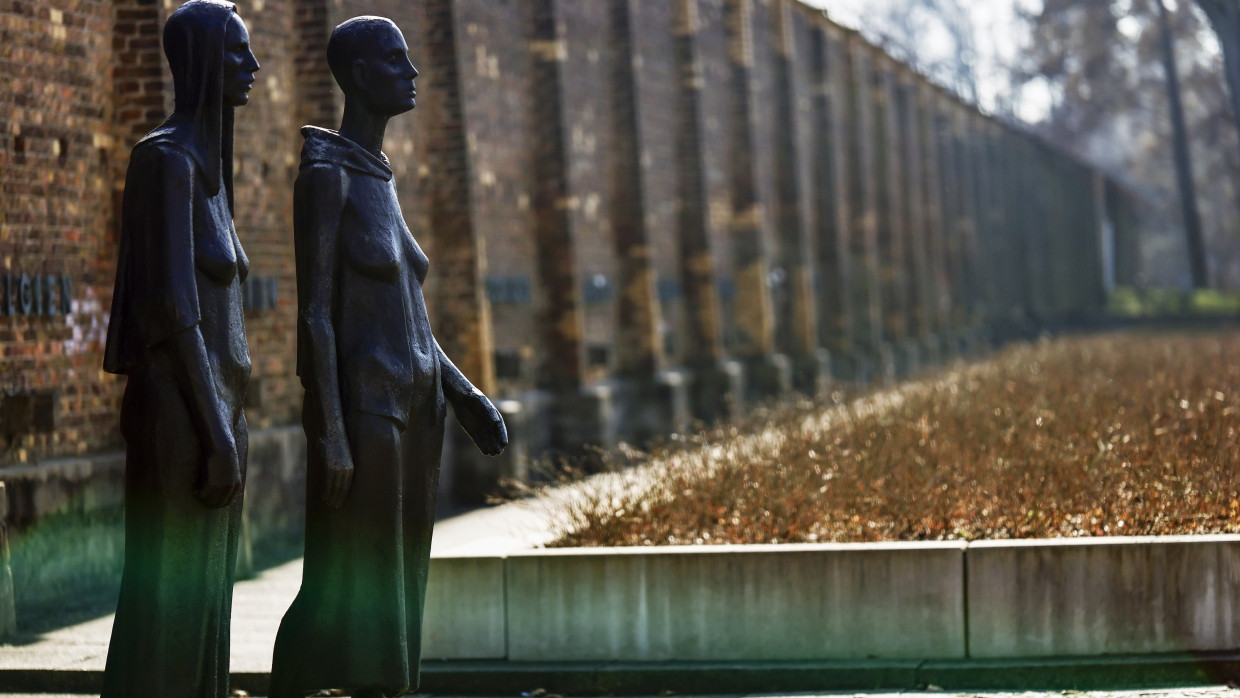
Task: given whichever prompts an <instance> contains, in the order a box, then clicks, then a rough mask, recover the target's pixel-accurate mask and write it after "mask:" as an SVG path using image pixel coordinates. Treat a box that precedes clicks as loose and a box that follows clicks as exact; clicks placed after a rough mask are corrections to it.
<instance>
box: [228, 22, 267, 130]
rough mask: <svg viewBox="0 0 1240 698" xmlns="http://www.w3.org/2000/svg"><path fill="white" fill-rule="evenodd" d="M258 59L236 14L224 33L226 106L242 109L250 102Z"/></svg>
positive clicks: (243, 23)
mask: <svg viewBox="0 0 1240 698" xmlns="http://www.w3.org/2000/svg"><path fill="white" fill-rule="evenodd" d="M258 67H259V66H258V59H256V58H254V53H253V52H252V51H251V50H250V32H249V31H247V30H246V28H245V22H243V21H241V17H239V16H238V15H237V14H236V13H235V12H234V13H233V15H232V16H231V17H229V18H228V27H227V29H226V30H225V32H224V106H226V107H241V106H245V105H246V104H248V103H249V101H250V88H251V87H254V73H256V72H258Z"/></svg>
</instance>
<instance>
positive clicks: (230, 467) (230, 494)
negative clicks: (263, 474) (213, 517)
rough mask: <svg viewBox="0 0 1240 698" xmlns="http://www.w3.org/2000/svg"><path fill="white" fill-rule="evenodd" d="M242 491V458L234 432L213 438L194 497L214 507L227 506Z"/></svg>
mask: <svg viewBox="0 0 1240 698" xmlns="http://www.w3.org/2000/svg"><path fill="white" fill-rule="evenodd" d="M240 492H241V458H240V456H238V455H237V443H236V441H234V440H233V437H232V434H227V433H225V434H221V435H219V436H217V437H216V438H214V439H212V444H211V453H210V454H209V455H208V456H207V462H206V463H205V464H204V465H203V470H202V472H201V473H199V478H198V487H197V489H195V490H194V497H195V498H196V499H197V500H198V501H199V502H201V503H202V505H203V506H208V507H211V508H213V509H219V508H221V507H226V506H228V505H229V504H230V503H232V500H233V498H234V497H236V496H237V494H238V493H240Z"/></svg>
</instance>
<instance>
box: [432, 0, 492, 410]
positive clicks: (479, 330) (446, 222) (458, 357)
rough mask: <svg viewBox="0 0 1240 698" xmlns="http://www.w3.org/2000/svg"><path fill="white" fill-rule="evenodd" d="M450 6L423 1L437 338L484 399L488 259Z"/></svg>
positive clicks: (488, 387) (448, 0) (488, 358)
mask: <svg viewBox="0 0 1240 698" xmlns="http://www.w3.org/2000/svg"><path fill="white" fill-rule="evenodd" d="M454 4H455V3H454V2H453V1H452V0H427V2H426V3H425V5H424V7H425V11H426V19H427V32H426V44H425V45H424V46H423V47H422V50H423V55H424V56H425V58H424V60H425V61H426V63H425V68H424V69H423V71H422V72H423V75H422V77H421V81H422V82H423V83H425V84H426V89H425V92H426V93H427V94H428V95H431V96H432V97H433V102H432V104H429V105H426V107H424V108H426V110H427V112H428V113H427V114H424V116H429V117H430V118H427V119H424V123H426V125H427V126H428V127H429V128H428V132H427V134H426V140H425V143H426V144H427V149H426V150H427V152H426V156H425V157H426V160H427V164H428V165H429V167H430V170H431V172H432V176H431V177H430V178H429V180H428V181H429V182H430V192H429V193H430V196H429V199H430V211H429V217H430V226H431V235H432V236H433V237H434V247H435V264H436V265H437V266H438V267H439V271H438V272H437V276H438V281H437V284H438V286H437V291H438V295H437V297H436V298H435V299H434V300H435V301H436V303H437V305H438V306H439V309H440V312H439V313H437V318H438V322H437V327H436V330H437V331H436V333H435V334H436V337H438V339H439V344H440V346H442V347H443V349H444V351H445V352H446V353H447V354H448V356H450V357H451V358H452V360H453V362H454V363H456V365H457V366H458V367H459V368H460V369H461V371H462V372H463V373H464V374H465V375H466V376H468V377H469V379H470V380H471V381H473V383H474V385H476V386H478V388H479V389H481V390H482V391H483V392H485V393H493V392H494V390H495V360H494V341H493V339H492V335H491V308H490V302H489V300H488V298H487V295H486V292H485V284H484V280H485V278H486V266H487V260H486V254H485V250H484V247H483V240H482V236H481V235H480V233H479V231H478V229H477V227H476V226H475V224H474V216H473V203H472V202H473V196H474V192H473V187H472V184H473V181H474V177H473V167H472V164H471V162H470V158H469V145H468V143H467V139H466V132H465V128H466V126H465V114H464V110H463V109H462V106H461V89H460V77H459V73H458V61H459V60H460V57H459V55H458V46H457V33H456V29H457V28H456V20H455V17H454V11H453V7H454Z"/></svg>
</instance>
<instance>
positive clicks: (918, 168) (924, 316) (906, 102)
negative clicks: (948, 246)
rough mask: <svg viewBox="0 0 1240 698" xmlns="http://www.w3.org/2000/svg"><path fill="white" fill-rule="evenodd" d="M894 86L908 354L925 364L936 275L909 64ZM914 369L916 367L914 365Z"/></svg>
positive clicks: (900, 70)
mask: <svg viewBox="0 0 1240 698" xmlns="http://www.w3.org/2000/svg"><path fill="white" fill-rule="evenodd" d="M897 70H898V75H897V84H896V87H895V99H894V103H893V106H894V108H895V112H896V114H895V121H896V123H895V127H896V128H897V129H898V131H899V149H900V152H901V154H902V155H901V159H902V168H901V172H900V176H901V184H902V186H903V191H904V207H903V213H904V217H903V223H904V229H905V255H904V275H905V278H906V280H907V283H906V284H905V285H904V290H905V293H906V297H905V303H906V307H907V308H908V316H907V319H908V325H907V330H908V344H909V350H908V351H909V355H910V358H912V357H913V356H916V359H917V363H918V364H921V363H922V362H923V360H924V359H927V358H929V357H926V356H923V354H924V350H925V348H926V346H927V341H928V340H929V338H930V335H931V334H932V333H933V331H934V328H933V314H934V303H933V299H934V285H933V284H934V279H933V277H932V275H931V273H930V270H931V265H930V255H931V247H930V240H929V238H930V225H929V221H928V220H927V219H928V213H927V206H926V178H925V171H926V161H925V154H924V148H923V142H922V139H921V135H922V134H921V129H920V128H919V127H920V123H919V121H918V109H917V107H918V104H917V80H918V79H919V77H918V76H917V75H916V74H914V73H913V71H912V69H910V68H909V67H907V66H900V67H899V68H898V69H897ZM910 368H915V367H913V366H910Z"/></svg>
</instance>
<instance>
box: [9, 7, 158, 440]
mask: <svg viewBox="0 0 1240 698" xmlns="http://www.w3.org/2000/svg"><path fill="white" fill-rule="evenodd" d="M112 13H113V9H112V3H110V2H107V1H106V0H58V1H55V2H30V1H27V0H3V2H0V74H2V75H4V76H5V78H4V80H5V82H4V85H5V88H4V90H3V91H2V92H0V202H2V203H0V272H3V273H4V274H5V275H26V276H27V277H28V278H32V279H33V278H39V279H45V278H46V277H47V276H48V275H55V276H57V277H62V276H63V277H67V278H68V279H69V280H70V282H71V289H70V295H71V305H70V312H69V313H67V314H65V313H61V312H57V313H56V314H55V315H44V316H34V315H22V314H20V312H19V313H18V314H17V315H16V316H14V315H7V314H6V315H7V316H5V317H0V348H2V349H3V351H2V354H0V394H3V399H4V403H3V405H0V410H3V411H4V412H5V413H7V414H10V415H15V414H16V413H17V412H18V411H19V408H18V405H19V403H20V402H23V401H26V400H28V399H30V398H35V401H36V402H37V403H40V404H39V407H40V409H39V410H38V412H40V414H38V415H35V417H36V418H35V419H33V420H30V419H20V420H17V421H21V422H23V423H21V424H14V421H15V420H13V419H9V420H6V421H5V428H4V429H3V431H4V432H5V433H3V434H0V464H13V463H23V462H28V461H33V460H37V459H38V458H41V457H46V456H47V455H50V454H56V455H60V454H66V455H67V454H77V453H82V452H86V451H87V450H89V449H94V448H99V447H101V446H102V447H105V448H106V447H113V446H115V445H116V444H117V442H118V439H117V437H116V435H115V432H114V429H113V426H112V424H113V422H114V421H115V418H116V417H115V406H116V404H117V399H118V396H119V394H120V393H119V389H120V384H119V383H118V382H117V381H116V380H115V379H113V378H112V377H110V376H107V375H105V374H104V373H103V372H102V371H101V370H100V366H99V363H100V362H99V357H100V355H101V348H102V342H103V338H104V331H105V327H106V312H107V309H108V305H109V301H110V298H111V294H112V278H111V277H112V273H111V268H112V265H113V264H114V261H113V260H112V259H111V258H112V256H113V255H114V254H115V253H114V252H113V246H112V243H111V240H112V226H111V216H112V206H113V197H112V189H111V184H110V181H109V180H110V178H111V175H112V171H113V170H112V167H111V159H112V148H111V143H112V138H113V132H112V128H111V123H112V120H113V118H114V114H113V109H112V108H111V103H112V99H111V95H112V89H113V74H112V71H110V70H108V69H107V66H109V65H110V64H111V62H112V55H113V46H112V41H111V25H112V21H113V15H112ZM126 48H131V49H132V50H133V51H135V52H137V51H138V50H139V49H140V47H137V46H133V47H126ZM121 55H126V56H130V55H133V54H131V53H126V52H121ZM116 79H117V80H118V81H119V83H118V88H119V89H120V90H122V91H123V92H124V93H125V94H126V95H138V94H150V88H151V85H149V84H148V83H146V82H145V81H144V80H143V79H142V77H140V76H138V75H137V74H136V69H135V70H132V71H131V70H124V69H118V70H117V75H116ZM126 115H127V116H130V117H136V118H138V119H141V118H142V116H143V113H142V110H141V107H138V106H135V107H134V109H133V113H128V112H127V114H126ZM18 278H20V277H18ZM57 286H59V284H57ZM0 290H3V289H0ZM63 290H64V289H63V287H60V288H59V289H58V291H63ZM55 305H59V303H58V302H56V303H55ZM57 310H59V308H57ZM49 408H50V409H49ZM21 411H23V412H24V411H25V410H21Z"/></svg>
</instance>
